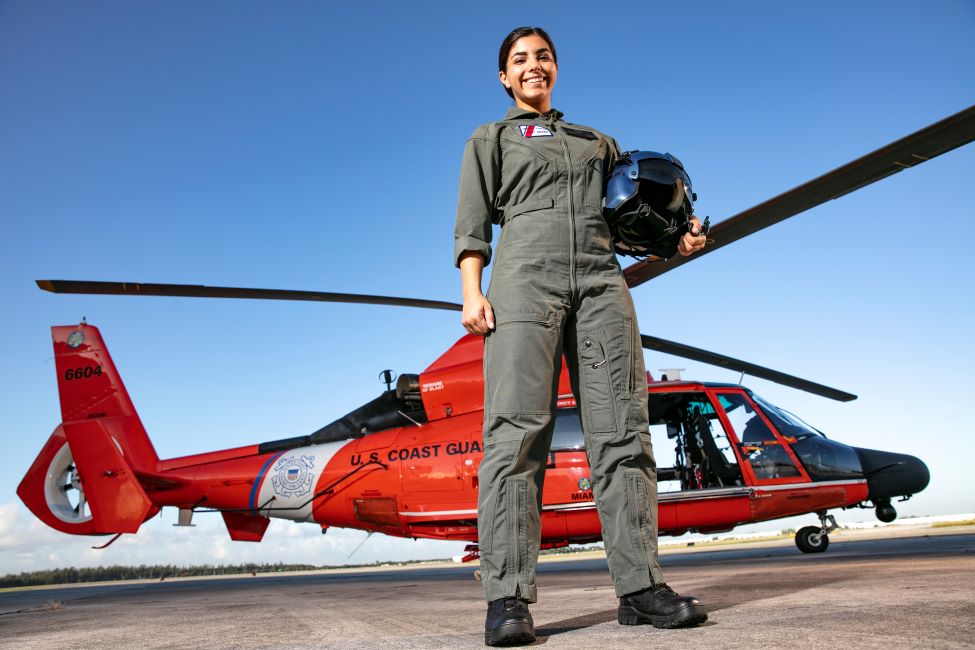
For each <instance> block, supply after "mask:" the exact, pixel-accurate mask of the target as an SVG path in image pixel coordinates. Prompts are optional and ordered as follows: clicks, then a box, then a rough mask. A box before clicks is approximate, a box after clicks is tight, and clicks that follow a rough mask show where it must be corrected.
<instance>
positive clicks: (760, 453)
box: [719, 393, 801, 480]
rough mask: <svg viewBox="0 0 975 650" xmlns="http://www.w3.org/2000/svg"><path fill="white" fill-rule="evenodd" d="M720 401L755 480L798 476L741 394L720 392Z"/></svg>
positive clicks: (788, 457) (791, 463)
mask: <svg viewBox="0 0 975 650" xmlns="http://www.w3.org/2000/svg"><path fill="white" fill-rule="evenodd" d="M719 399H720V401H721V406H722V407H724V410H725V413H726V414H727V416H728V421H729V422H730V423H731V427H732V428H733V429H734V430H735V433H736V434H737V435H738V439H739V440H740V441H741V446H740V448H741V452H742V453H741V455H742V459H743V460H745V462H747V463H748V464H749V465H750V466H751V468H752V472H754V474H755V478H756V479H758V480H771V479H783V478H793V477H797V476H801V473H800V472H799V470H798V469H797V468H796V465H795V463H794V462H793V461H792V457H791V456H789V453H788V452H787V451H786V450H785V449H784V448H783V447H782V445H781V443H780V442H779V440H778V438H777V437H776V436H775V434H774V433H773V432H772V430H771V429H770V428H769V426H768V424H767V423H766V422H765V420H764V419H762V416H761V415H759V414H758V412H757V411H756V409H755V407H754V406H753V405H752V403H751V401H749V399H748V398H747V397H746V396H745V395H744V394H742V393H721V394H720V395H719Z"/></svg>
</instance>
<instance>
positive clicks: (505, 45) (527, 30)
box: [498, 27, 559, 98]
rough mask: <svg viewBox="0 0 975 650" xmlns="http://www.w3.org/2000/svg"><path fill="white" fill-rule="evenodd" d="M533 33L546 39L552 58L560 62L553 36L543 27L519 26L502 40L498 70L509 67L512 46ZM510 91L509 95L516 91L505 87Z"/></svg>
mask: <svg viewBox="0 0 975 650" xmlns="http://www.w3.org/2000/svg"><path fill="white" fill-rule="evenodd" d="M532 34H537V35H538V36H541V37H542V38H544V39H545V42H546V43H548V49H550V50H552V60H553V61H555V62H556V63H558V62H559V57H558V55H556V54H555V45H554V44H553V43H552V37H551V36H549V35H548V33H547V32H546V31H545V30H544V29H542V28H541V27H517V28H515V29H512V30H511V33H510V34H508V35H507V36H505V37H504V40H503V41H501V49H500V50H499V51H498V72H504V71H505V70H507V69H508V53H509V52H511V46H512V45H514V44H515V41H517V40H518V39H519V38H522V37H524V36H531V35H532ZM504 90H505V92H506V93H508V97H512V98H513V97H514V96H515V95H514V93H513V92H511V88H505V89H504Z"/></svg>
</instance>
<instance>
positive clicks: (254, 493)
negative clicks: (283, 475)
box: [249, 451, 284, 510]
mask: <svg viewBox="0 0 975 650" xmlns="http://www.w3.org/2000/svg"><path fill="white" fill-rule="evenodd" d="M283 453H284V452H283V451H279V452H278V453H276V454H274V455H273V456H271V457H270V458H269V459H268V461H267V462H266V463H264V467H262V468H261V471H260V472H258V474H257V478H255V479H254V487H252V488H251V498H250V501H249V504H250V508H251V510H257V504H256V503H255V501H256V499H257V492H258V490H260V489H261V483H262V482H263V481H264V475H265V474H267V468H268V467H270V466H271V463H273V462H274V461H276V460H277V459H278V458H280V457H281V454H283Z"/></svg>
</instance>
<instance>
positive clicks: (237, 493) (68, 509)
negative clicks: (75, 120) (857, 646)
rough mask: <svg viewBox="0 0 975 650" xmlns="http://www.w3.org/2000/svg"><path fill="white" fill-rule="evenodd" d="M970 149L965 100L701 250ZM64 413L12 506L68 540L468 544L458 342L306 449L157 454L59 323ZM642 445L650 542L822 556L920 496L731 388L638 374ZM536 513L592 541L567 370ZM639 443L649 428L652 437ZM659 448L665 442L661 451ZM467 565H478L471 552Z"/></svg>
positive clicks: (129, 288)
mask: <svg viewBox="0 0 975 650" xmlns="http://www.w3.org/2000/svg"><path fill="white" fill-rule="evenodd" d="M972 140H975V106H973V107H970V108H968V109H965V110H964V111H962V112H960V113H957V114H955V115H953V116H951V117H948V118H946V119H944V120H942V121H940V122H937V123H935V124H933V125H931V126H929V127H927V128H925V129H922V130H921V131H918V132H916V133H914V134H912V135H909V136H907V137H905V138H903V139H901V140H898V141H897V142H894V143H892V144H890V145H888V146H886V147H883V148H881V149H879V150H877V151H875V152H873V153H870V154H868V155H866V156H864V157H862V158H859V159H857V160H855V161H853V162H851V163H849V164H847V165H844V166H843V167H840V168H838V169H836V170H834V171H832V172H829V173H828V174H825V175H823V176H820V177H819V178H817V179H814V180H812V181H810V182H808V183H806V184H804V185H801V186H799V187H797V188H795V189H793V190H790V191H789V192H786V193H784V194H782V195H780V196H778V197H775V198H773V199H770V200H769V201H766V202H765V203H762V204H760V205H758V206H756V207H754V208H751V209H749V210H747V211H745V212H742V213H740V214H738V215H736V216H735V217H732V218H730V219H727V220H725V221H723V222H721V223H719V224H717V225H715V226H714V227H713V228H712V229H711V230H710V233H709V245H708V247H707V248H706V249H705V250H704V251H703V252H702V253H699V254H698V255H700V254H704V253H707V252H711V251H713V250H716V249H718V248H720V247H721V246H724V245H726V244H729V243H731V242H733V241H735V240H737V239H740V238H741V237H744V236H746V235H748V234H751V233H753V232H756V231H758V230H760V229H762V228H765V227H767V226H769V225H772V224H774V223H777V222H779V221H781V220H783V219H786V218H788V217H791V216H794V215H795V214H798V213H800V212H802V211H804V210H807V209H809V208H811V207H814V206H815V205H818V204H820V203H823V202H825V201H827V200H829V199H832V198H837V197H839V196H842V195H844V194H846V193H848V192H851V191H853V190H855V189H858V188H860V187H863V186H865V185H868V184H870V183H872V182H873V181H876V180H879V179H880V178H884V177H886V176H888V175H890V174H893V173H895V172H897V171H900V170H901V169H904V168H907V167H911V166H914V165H916V164H919V163H921V162H924V161H925V160H929V159H931V158H933V157H935V156H938V155H940V154H942V153H945V152H946V151H950V150H952V149H954V148H956V147H959V146H962V145H964V144H966V143H968V142H971V141H972ZM689 259H692V258H672V259H669V260H662V259H656V258H651V259H648V260H645V261H641V262H638V263H635V264H633V265H631V266H629V267H628V268H626V269H625V271H624V273H625V276H626V278H627V281H628V284H629V285H630V286H631V287H634V286H637V285H639V284H642V283H643V282H646V281H647V280H649V279H651V278H654V277H656V276H658V275H660V274H662V273H664V272H666V271H668V270H670V269H673V268H675V267H676V266H679V265H680V264H683V263H685V262H686V261H688V260H689ZM38 285H39V286H40V287H41V288H42V289H45V290H47V291H52V292H55V293H85V294H120V295H143V296H185V297H218V298H265V299H277V300H310V301H322V302H352V303H367V304H383V305H397V306H409V307H425V308H433V309H446V310H455V311H457V310H460V308H461V307H460V305H458V304H455V303H450V302H441V301H432V300H419V299H412V298H396V297H383V296H368V295H358V294H336V293H320V292H310V291H309V292H306V291H283V290H268V289H239V288H229V287H208V286H201V285H165V284H132V283H114V282H86V281H70V280H39V281H38ZM52 336H53V342H54V354H55V362H56V369H57V374H58V390H59V394H60V402H61V418H62V422H61V424H60V425H59V426H58V427H57V428H56V429H55V430H54V432H53V433H52V434H51V436H50V438H49V439H48V441H47V443H46V444H45V445H44V448H43V449H42V450H41V452H40V454H39V455H38V457H37V458H36V459H35V461H34V463H33V464H32V465H31V467H30V469H29V470H28V472H27V474H26V476H25V477H24V479H23V480H22V481H21V483H20V485H19V486H18V488H17V494H18V495H19V496H20V498H21V500H23V502H24V503H25V504H26V505H27V507H28V508H29V509H30V510H31V511H32V512H33V513H34V514H35V515H36V516H37V517H38V518H40V519H41V520H42V521H44V522H45V523H46V524H48V525H49V526H51V527H52V528H55V529H57V530H59V531H62V532H65V533H70V534H76V535H115V537H113V538H112V540H110V541H109V542H108V543H107V544H104V545H103V546H101V547H100V548H104V546H107V545H108V544H110V543H111V542H112V541H114V540H115V539H117V538H118V536H120V535H122V534H124V533H135V532H137V531H138V530H139V527H140V526H141V525H142V523H143V522H145V521H146V520H148V519H149V518H150V517H152V516H154V515H155V514H156V513H158V512H159V511H160V510H161V509H162V508H163V507H166V506H171V507H175V508H178V509H179V525H189V524H190V522H191V519H192V517H193V515H194V513H197V512H219V513H220V514H221V516H222V517H223V520H224V522H225V524H226V526H227V530H228V532H229V534H230V537H231V538H232V539H234V540H239V541H253V542H257V541H260V540H261V539H262V537H263V536H264V532H265V530H266V529H267V526H268V523H269V521H270V520H269V518H270V517H280V518H284V519H291V520H295V521H307V522H313V523H316V524H318V525H319V526H321V528H322V532H325V531H327V529H328V528H329V527H332V526H337V527H343V528H358V529H360V530H365V531H370V532H381V533H385V534H387V535H393V536H398V537H411V538H430V539H444V540H465V541H469V542H476V540H477V489H478V483H477V481H478V479H477V469H478V465H479V463H480V460H481V457H482V452H483V450H482V440H481V426H482V419H483V392H484V390H483V375H482V365H481V362H482V350H483V345H482V339H481V338H480V337H475V336H471V335H467V336H464V337H462V338H461V339H459V340H458V341H457V342H456V343H454V345H452V346H451V347H450V348H449V349H448V350H447V351H446V352H445V353H444V354H443V355H442V356H441V357H440V358H439V359H437V360H436V361H434V362H433V364H432V365H430V366H429V367H428V368H427V369H426V370H425V371H423V372H422V373H420V374H419V375H416V374H404V375H401V376H400V377H399V378H398V380H397V381H396V385H395V387H393V386H392V382H393V377H392V375H391V373H390V372H389V371H384V376H385V381H386V383H387V390H385V391H384V392H383V393H382V394H381V395H380V396H379V397H377V398H376V399H374V400H372V401H370V402H368V403H366V404H364V405H363V406H361V407H359V408H357V409H354V410H353V411H351V412H349V413H348V414H347V415H345V416H344V417H342V418H340V419H338V420H336V421H335V422H332V423H331V424H329V425H327V426H325V427H323V428H321V429H320V430H318V431H316V432H314V433H312V434H310V435H306V436H299V437H296V438H288V439H284V440H274V441H269V442H264V443H261V444H255V445H247V446H243V447H238V448H235V449H227V450H223V451H214V452H209V453H203V454H197V455H192V456H184V457H181V458H171V459H165V460H164V459H160V458H159V457H158V455H157V454H156V452H155V449H154V448H153V445H152V442H151V441H150V439H149V436H148V435H147V433H146V431H145V429H144V428H143V426H142V423H141V421H140V419H139V416H138V414H137V413H136V410H135V407H134V406H133V403H132V401H131V399H130V398H129V395H128V392H127V391H126V389H125V386H124V384H123V383H122V379H121V376H120V374H119V373H118V371H117V369H116V367H115V364H114V362H113V361H112V358H111V356H110V354H109V352H108V348H107V347H106V345H105V342H104V340H103V339H102V336H101V334H100V332H99V330H98V329H97V328H96V327H94V326H92V325H89V324H87V323H84V322H82V323H81V324H80V325H76V326H59V327H53V328H52ZM642 339H643V345H644V347H645V348H647V349H653V350H659V351H661V352H665V353H668V354H673V355H676V356H681V357H685V358H689V359H693V360H696V361H701V362H704V363H710V364H714V365H718V366H721V367H724V368H729V369H734V370H738V371H740V372H742V373H748V374H749V375H753V376H756V377H761V378H764V379H769V380H771V381H775V382H778V383H781V384H784V385H787V386H791V387H794V388H798V389H801V390H805V391H808V392H811V393H815V394H818V395H822V396H825V397H829V398H831V399H837V400H842V401H849V400H853V399H856V396H855V395H852V394H849V393H846V392H843V391H839V390H836V389H833V388H829V387H827V386H823V385H821V384H817V383H814V382H811V381H808V380H804V379H800V378H798V377H795V376H792V375H787V374H785V373H781V372H778V371H775V370H771V369H768V368H763V367H761V366H757V365H755V364H751V363H748V362H745V361H742V360H739V359H734V358H731V357H727V356H724V355H720V354H716V353H713V352H709V351H706V350H702V349H700V348H695V347H691V346H688V345H684V344H680V343H675V342H673V341H667V340H664V339H660V338H656V337H652V336H646V335H644V336H643V337H642ZM647 379H648V383H647V390H648V392H649V398H650V399H649V401H650V422H651V427H650V428H651V432H654V433H659V435H661V436H663V435H666V438H667V439H668V440H671V441H673V444H674V451H675V462H674V464H673V466H672V467H659V468H658V470H657V471H658V481H659V482H660V484H661V487H666V486H673V487H674V488H675V489H673V490H672V491H666V490H662V491H661V492H660V495H659V512H658V519H657V521H658V526H659V531H660V534H662V535H680V534H683V533H685V532H692V531H696V532H702V533H711V532H718V531H727V530H731V529H732V528H734V527H735V526H739V525H742V524H746V523H752V522H758V521H767V520H772V519H778V518H781V517H788V516H793V515H799V514H804V513H816V514H817V515H818V516H819V519H820V526H808V527H805V528H802V529H800V530H799V531H798V533H797V534H796V544H797V545H798V547H799V548H800V549H801V550H803V551H805V552H809V553H814V552H822V551H825V550H826V548H827V547H828V545H829V533H830V532H831V531H832V530H833V529H835V527H836V521H835V519H834V517H833V516H832V515H830V514H828V513H829V511H830V510H834V509H837V508H843V509H845V508H851V507H871V508H874V509H875V511H876V515H877V517H878V518H879V519H880V520H882V521H892V520H893V519H894V518H895V517H896V516H897V513H896V511H895V509H894V507H893V505H892V504H891V502H892V500H894V499H896V498H901V499H902V500H904V499H907V498H909V497H911V496H912V495H914V494H916V493H918V492H920V491H921V490H923V489H924V488H925V487H926V486H927V484H928V480H929V473H928V469H927V467H926V466H925V464H924V463H923V462H922V461H921V460H920V459H918V458H915V457H913V456H909V455H905V454H898V453H892V452H885V451H876V450H869V449H861V448H857V447H851V446H848V445H845V444H842V443H839V442H837V441H834V440H831V439H828V438H827V437H826V436H825V435H824V434H823V433H822V432H820V431H818V430H816V429H814V428H813V427H811V426H809V425H808V424H806V423H805V422H803V421H802V420H801V419H800V418H798V417H797V416H795V415H792V414H791V413H789V412H787V411H785V410H783V409H781V408H778V407H776V406H774V405H772V404H770V403H769V402H767V401H765V400H763V399H762V398H761V397H759V396H758V395H756V394H754V393H753V392H752V391H750V390H748V389H747V388H744V387H742V386H740V385H735V384H718V383H700V382H690V381H680V380H679V378H675V377H673V376H671V377H667V376H664V377H663V378H662V381H654V380H653V379H652V378H651V377H650V375H649V373H648V377H647ZM559 390H560V396H559V400H558V407H559V409H558V413H557V417H556V424H555V431H554V434H553V440H552V446H551V451H550V454H549V462H548V468H547V472H546V480H545V488H544V493H543V508H542V548H555V547H561V546H567V545H568V544H573V543H588V542H594V541H597V540H599V539H600V523H599V519H598V516H597V514H596V508H595V504H594V502H593V494H592V490H591V485H590V481H589V467H588V464H587V461H586V455H585V451H584V448H583V433H582V428H581V425H580V421H579V417H578V412H577V408H576V404H575V399H574V398H573V396H572V393H571V389H570V387H569V381H568V376H567V373H566V372H565V370H564V369H563V374H562V379H561V382H560V388H559ZM649 434H650V432H648V435H649ZM657 447H658V449H659V447H660V441H659V440H658V443H657ZM467 550H468V555H467V557H466V558H465V559H475V558H477V546H476V544H471V545H469V546H468V547H467Z"/></svg>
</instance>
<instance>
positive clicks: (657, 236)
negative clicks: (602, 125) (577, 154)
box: [603, 151, 697, 258]
mask: <svg viewBox="0 0 975 650" xmlns="http://www.w3.org/2000/svg"><path fill="white" fill-rule="evenodd" d="M696 199H697V195H695V194H694V192H693V191H692V189H691V179H690V177H689V176H688V175H687V172H686V171H684V165H683V164H681V162H680V161H679V160H678V159H677V158H675V157H674V156H672V155H670V154H669V153H657V152H656V151H628V152H626V153H624V154H623V156H622V157H621V158H620V159H619V160H618V161H617V162H616V164H615V165H613V169H612V171H611V172H610V174H609V178H608V180H607V181H606V207H605V210H604V211H603V214H604V216H605V217H606V223H607V224H609V230H610V233H611V234H612V236H613V247H614V248H615V249H616V252H617V253H619V254H620V255H631V256H633V257H638V258H642V257H647V256H648V255H655V256H657V257H664V258H667V257H673V255H674V254H675V253H676V252H677V244H678V243H679V242H680V238H681V237H683V236H684V233H686V232H688V231H689V229H690V218H691V215H692V214H693V212H694V201H695V200H696Z"/></svg>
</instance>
